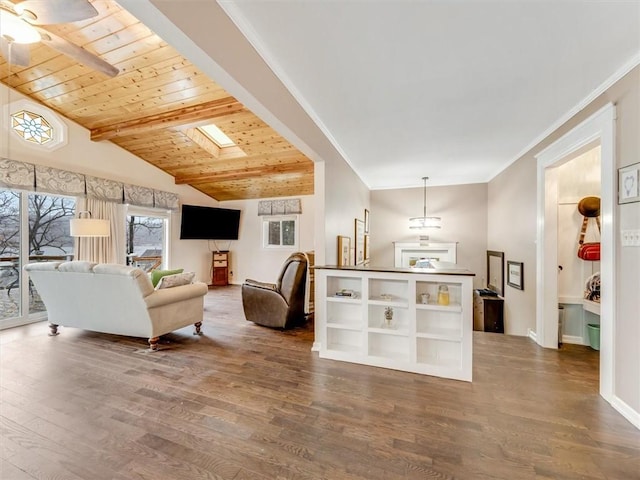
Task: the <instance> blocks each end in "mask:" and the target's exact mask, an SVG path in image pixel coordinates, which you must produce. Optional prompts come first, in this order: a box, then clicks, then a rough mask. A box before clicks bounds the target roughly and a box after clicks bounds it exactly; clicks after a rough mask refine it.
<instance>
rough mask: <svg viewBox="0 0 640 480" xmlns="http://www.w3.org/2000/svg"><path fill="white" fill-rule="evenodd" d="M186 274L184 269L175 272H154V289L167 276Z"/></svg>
mask: <svg viewBox="0 0 640 480" xmlns="http://www.w3.org/2000/svg"><path fill="white" fill-rule="evenodd" d="M182 272H184V268H178V269H175V270H154V271H153V272H151V283H152V284H153V286H154V287H156V286H157V285H158V282H159V281H160V279H161V278H162V277H164V276H167V275H175V274H176V273H182Z"/></svg>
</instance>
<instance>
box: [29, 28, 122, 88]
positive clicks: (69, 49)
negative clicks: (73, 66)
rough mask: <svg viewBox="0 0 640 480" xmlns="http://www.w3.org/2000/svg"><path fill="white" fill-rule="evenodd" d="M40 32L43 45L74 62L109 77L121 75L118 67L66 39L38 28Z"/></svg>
mask: <svg viewBox="0 0 640 480" xmlns="http://www.w3.org/2000/svg"><path fill="white" fill-rule="evenodd" d="M38 31H39V32H40V35H41V37H42V43H44V44H45V45H48V46H49V47H51V48H53V49H55V50H57V51H59V52H60V53H64V54H65V55H67V56H69V57H71V58H73V59H74V60H77V61H78V63H81V64H82V65H84V66H86V67H90V68H93V69H94V70H97V71H99V72H102V73H104V74H105V75H107V76H108V77H115V76H116V75H118V73H120V71H119V70H118V69H117V68H116V67H114V66H113V65H111V64H110V63H107V62H105V61H104V60H102V59H101V58H100V57H98V56H97V55H94V54H93V53H91V52H89V51H87V50H85V49H84V48H82V47H79V46H77V45H74V44H73V43H71V42H69V41H67V40H65V39H64V38H62V37H59V36H58V35H55V34H54V33H51V32H49V31H48V30H45V29H43V28H38Z"/></svg>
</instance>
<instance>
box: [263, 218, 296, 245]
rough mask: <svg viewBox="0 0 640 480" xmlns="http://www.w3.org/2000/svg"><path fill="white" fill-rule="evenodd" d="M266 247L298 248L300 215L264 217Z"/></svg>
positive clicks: (264, 241) (264, 243) (264, 242)
mask: <svg viewBox="0 0 640 480" xmlns="http://www.w3.org/2000/svg"><path fill="white" fill-rule="evenodd" d="M262 239H263V241H262V245H263V247H264V248H291V249H295V248H298V217H297V216H286V217H272V216H268V217H263V220H262Z"/></svg>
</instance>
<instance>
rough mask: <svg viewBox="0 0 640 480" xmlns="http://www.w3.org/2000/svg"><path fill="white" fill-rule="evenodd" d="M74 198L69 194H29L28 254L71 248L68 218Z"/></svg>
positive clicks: (53, 253) (53, 252)
mask: <svg viewBox="0 0 640 480" xmlns="http://www.w3.org/2000/svg"><path fill="white" fill-rule="evenodd" d="M75 209H76V202H75V201H74V200H73V199H71V198H64V197H52V196H48V195H29V254H35V255H43V254H46V255H56V254H63V255H64V254H68V253H70V252H72V251H73V238H72V237H71V235H69V220H71V219H72V218H73V215H74V213H75Z"/></svg>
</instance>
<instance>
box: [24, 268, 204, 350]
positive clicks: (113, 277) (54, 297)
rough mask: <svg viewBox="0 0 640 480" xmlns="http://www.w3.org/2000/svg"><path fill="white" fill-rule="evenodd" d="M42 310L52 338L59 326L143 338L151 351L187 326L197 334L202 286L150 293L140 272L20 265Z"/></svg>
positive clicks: (149, 283) (200, 284)
mask: <svg viewBox="0 0 640 480" xmlns="http://www.w3.org/2000/svg"><path fill="white" fill-rule="evenodd" d="M24 269H25V270H26V271H27V272H28V273H29V278H31V280H32V281H33V283H34V285H35V286H36V289H37V291H38V293H39V294H40V297H41V298H42V300H43V302H44V305H45V307H46V309H47V315H48V319H49V326H50V328H51V334H52V335H57V333H58V326H59V325H63V326H67V327H77V328H82V329H85V330H91V331H95V332H102V333H111V334H116V335H127V336H131V337H146V338H148V339H149V345H150V347H151V350H156V349H157V344H158V340H159V337H160V336H161V335H164V334H166V333H169V332H172V331H173V330H177V329H179V328H182V327H186V326H187V325H191V324H193V325H195V329H196V330H195V334H200V326H201V325H202V317H203V313H204V295H205V294H206V293H207V291H208V287H207V285H206V284H205V283H202V282H195V283H192V284H188V285H181V286H177V287H172V288H165V289H161V290H155V289H154V288H153V285H152V284H151V280H150V279H149V277H148V275H147V274H146V273H144V272H143V271H142V270H140V269H139V268H134V267H128V266H124V265H115V264H96V263H91V262H83V261H71V262H41V263H31V264H28V265H25V267H24Z"/></svg>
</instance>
